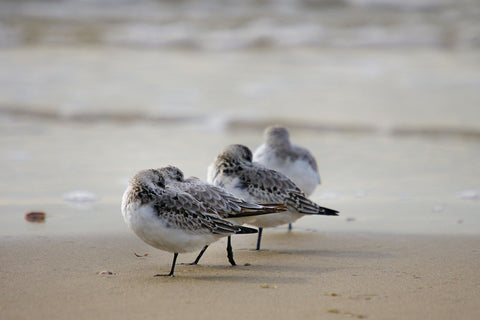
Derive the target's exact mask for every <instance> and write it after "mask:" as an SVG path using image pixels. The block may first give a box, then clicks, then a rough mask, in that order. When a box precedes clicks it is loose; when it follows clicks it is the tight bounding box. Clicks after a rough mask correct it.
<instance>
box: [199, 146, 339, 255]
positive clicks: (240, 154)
mask: <svg viewBox="0 0 480 320" xmlns="http://www.w3.org/2000/svg"><path fill="white" fill-rule="evenodd" d="M207 181H208V182H210V183H212V184H214V185H216V186H219V187H222V188H224V189H226V190H227V191H229V192H231V193H233V194H234V195H236V196H237V197H240V198H242V199H244V200H245V201H247V202H252V203H284V204H285V205H286V206H287V211H284V212H279V213H275V214H270V215H261V216H252V217H249V218H245V219H246V221H245V222H246V223H248V224H251V225H254V226H257V227H258V228H259V230H258V240H257V250H259V249H260V241H261V238H262V230H263V228H267V227H276V226H279V225H282V224H287V223H292V222H294V221H295V220H297V219H299V218H301V217H303V216H304V215H308V214H312V215H330V216H337V215H338V211H336V210H332V209H328V208H325V207H321V206H319V205H318V204H316V203H314V202H312V201H311V200H309V199H307V198H306V196H305V193H303V191H302V190H300V188H299V187H297V185H296V184H295V183H294V182H293V181H292V180H291V179H290V178H288V177H287V176H285V175H284V174H283V173H281V172H278V171H275V170H272V169H269V168H267V167H265V166H263V165H261V164H259V163H256V162H252V152H251V151H250V149H249V148H248V147H246V146H243V145H240V144H234V145H230V146H227V147H226V148H225V149H224V150H223V151H222V152H221V153H220V154H219V155H218V156H217V157H216V158H215V160H214V162H213V163H212V164H211V165H210V166H209V168H208V172H207Z"/></svg>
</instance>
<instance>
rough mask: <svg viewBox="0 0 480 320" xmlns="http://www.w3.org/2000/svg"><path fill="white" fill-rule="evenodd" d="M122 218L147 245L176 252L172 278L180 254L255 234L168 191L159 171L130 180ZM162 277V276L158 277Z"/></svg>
mask: <svg viewBox="0 0 480 320" xmlns="http://www.w3.org/2000/svg"><path fill="white" fill-rule="evenodd" d="M122 214H123V218H124V220H125V222H126V223H127V225H128V226H129V227H130V228H131V229H132V230H133V231H134V232H135V234H136V235H137V236H138V237H140V239H142V240H143V241H145V242H146V243H147V244H149V245H151V246H153V247H155V248H158V249H160V250H164V251H169V252H173V254H174V255H173V262H172V267H171V269H170V273H168V274H165V276H173V275H174V270H175V263H176V260H177V257H178V254H179V253H184V252H190V251H194V250H198V249H201V248H203V247H205V246H206V245H208V244H210V243H212V242H214V241H217V240H218V239H220V238H221V237H225V236H229V235H232V234H249V233H256V232H257V230H255V229H252V228H248V227H242V226H238V225H235V224H233V223H232V222H230V221H228V220H226V219H224V218H222V217H221V216H220V215H219V214H218V213H217V212H215V211H213V210H209V209H207V208H206V207H205V206H204V205H203V204H202V203H201V202H200V201H198V200H196V199H195V198H194V197H193V196H192V195H190V194H188V193H186V192H182V191H180V190H177V189H174V188H166V187H165V178H164V176H163V173H162V172H161V171H159V170H157V169H149V170H143V171H139V172H138V173H137V174H135V176H134V177H133V178H132V179H131V180H130V182H129V185H128V187H127V189H126V190H125V193H124V194H123V198H122ZM157 276H160V275H157Z"/></svg>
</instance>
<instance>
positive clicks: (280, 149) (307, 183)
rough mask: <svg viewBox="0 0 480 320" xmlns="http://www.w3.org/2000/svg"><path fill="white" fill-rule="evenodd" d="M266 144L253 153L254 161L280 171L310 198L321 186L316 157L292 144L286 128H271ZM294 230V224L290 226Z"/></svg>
mask: <svg viewBox="0 0 480 320" xmlns="http://www.w3.org/2000/svg"><path fill="white" fill-rule="evenodd" d="M264 138H265V143H264V144H262V145H261V146H259V147H258V148H257V149H256V150H255V152H254V153H253V161H255V162H258V163H260V164H262V165H264V166H265V167H267V168H270V169H273V170H276V171H280V172H281V173H283V174H284V175H286V176H287V177H289V178H290V179H292V180H293V182H295V184H296V185H297V186H298V187H299V188H300V189H301V190H302V191H303V192H304V193H305V194H306V195H307V197H309V196H310V195H311V194H312V193H313V191H314V190H315V188H316V187H317V185H319V184H320V175H319V174H318V165H317V161H316V160H315V157H314V156H313V155H312V153H311V152H310V151H308V150H307V149H306V148H304V147H301V146H298V145H295V144H292V143H291V142H290V134H289V132H288V130H287V129H286V128H285V127H282V126H278V125H276V126H270V127H268V128H266V129H265V132H264ZM288 229H289V230H290V229H292V224H289V225H288Z"/></svg>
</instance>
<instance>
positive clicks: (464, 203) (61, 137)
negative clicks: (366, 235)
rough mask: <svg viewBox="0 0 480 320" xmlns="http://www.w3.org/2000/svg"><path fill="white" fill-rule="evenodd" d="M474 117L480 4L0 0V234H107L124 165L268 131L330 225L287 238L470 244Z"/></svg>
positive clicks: (193, 152) (253, 140)
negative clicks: (294, 153) (312, 180)
mask: <svg viewBox="0 0 480 320" xmlns="http://www.w3.org/2000/svg"><path fill="white" fill-rule="evenodd" d="M479 119H480V1H474V0H460V1H455V0H417V1H413V0H407V1H400V0H337V1H336V0H323V1H321V0H280V1H266V0H263V1H253V0H249V1H220V0H218V1H214V0H185V1H180V0H177V1H175V0H170V1H168V0H164V1H153V0H151V1H149V0H140V1H126V0H83V1H80V0H64V1H60V0H51V1H40V0H37V1H33V0H30V1H28V0H20V1H14V0H10V1H9V0H1V1H0V134H1V137H0V189H1V190H2V192H1V193H0V225H1V227H0V235H1V236H16V235H28V234H57V233H71V232H95V233H100V232H118V231H120V230H122V232H123V230H124V229H125V226H124V225H123V221H122V218H121V215H120V211H119V206H120V199H121V195H122V193H123V190H124V188H125V185H126V181H127V180H128V178H129V177H130V176H131V175H133V174H134V173H135V171H137V170H140V169H143V168H148V167H159V166H164V165H169V164H173V165H178V166H179V167H180V168H182V169H183V170H184V172H185V175H186V176H189V175H195V176H198V177H200V178H204V177H205V172H206V167H207V166H208V164H209V163H210V162H211V161H212V160H213V158H214V157H215V155H216V154H217V153H218V152H219V151H220V150H221V149H222V148H223V147H224V146H225V145H227V144H230V143H243V144H247V145H249V146H250V147H251V148H255V147H256V146H258V145H259V144H261V143H262V131H263V129H264V128H265V127H266V126H267V125H269V124H273V123H282V124H285V125H287V126H288V127H289V128H290V130H291V136H292V140H293V141H294V142H295V143H297V144H300V145H303V146H306V147H308V148H309V149H310V150H311V151H312V152H313V153H314V154H315V155H316V157H317V160H318V162H319V168H320V173H321V176H322V181H323V184H322V185H321V186H319V187H318V189H317V190H316V192H315V193H314V194H313V195H312V198H313V199H314V200H315V201H317V202H319V203H321V204H324V205H326V206H330V207H332V208H335V209H338V210H340V211H341V214H342V215H341V217H339V218H319V217H309V218H304V219H302V220H300V221H299V222H298V223H297V224H296V228H298V229H309V230H313V231H320V232H329V231H335V232H336V231H345V232H350V231H356V232H357V231H360V232H386V233H419V234H423V233H448V234H456V233H470V234H479V233H480V201H479V200H480V191H479V190H480V165H479V159H480V120H479ZM32 210H35V211H45V212H46V213H47V220H46V222H45V223H43V224H32V223H28V222H26V221H25V220H24V219H23V215H24V213H26V212H28V211H32Z"/></svg>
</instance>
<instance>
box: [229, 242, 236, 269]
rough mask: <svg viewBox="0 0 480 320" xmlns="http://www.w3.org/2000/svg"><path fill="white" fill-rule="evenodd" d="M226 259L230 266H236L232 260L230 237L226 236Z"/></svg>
mask: <svg viewBox="0 0 480 320" xmlns="http://www.w3.org/2000/svg"><path fill="white" fill-rule="evenodd" d="M227 258H228V261H229V262H230V264H231V265H232V266H236V265H237V264H236V263H235V260H233V250H232V237H231V236H228V239H227Z"/></svg>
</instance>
